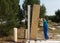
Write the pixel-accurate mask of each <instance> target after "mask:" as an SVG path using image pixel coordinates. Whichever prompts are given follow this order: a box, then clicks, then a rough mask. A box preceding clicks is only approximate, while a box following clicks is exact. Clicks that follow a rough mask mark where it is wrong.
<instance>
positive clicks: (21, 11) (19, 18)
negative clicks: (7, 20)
mask: <svg viewBox="0 0 60 43" xmlns="http://www.w3.org/2000/svg"><path fill="white" fill-rule="evenodd" d="M17 18H18V26H17V27H20V25H21V23H22V22H21V21H22V20H23V19H24V11H23V10H22V9H21V8H20V5H19V11H18V15H17Z"/></svg>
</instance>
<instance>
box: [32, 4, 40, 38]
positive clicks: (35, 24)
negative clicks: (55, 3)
mask: <svg viewBox="0 0 60 43" xmlns="http://www.w3.org/2000/svg"><path fill="white" fill-rule="evenodd" d="M39 14H40V5H34V6H33V12H32V24H31V39H36V38H37V34H38V33H37V32H38V31H37V30H38V19H39Z"/></svg>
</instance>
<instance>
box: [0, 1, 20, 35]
mask: <svg viewBox="0 0 60 43" xmlns="http://www.w3.org/2000/svg"><path fill="white" fill-rule="evenodd" d="M18 5H19V0H0V35H8V34H9V30H10V29H11V28H13V27H16V25H17V22H16V20H17V14H18ZM1 21H2V22H1ZM2 32H3V33H4V34H3V33H2Z"/></svg>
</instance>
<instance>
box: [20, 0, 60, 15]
mask: <svg viewBox="0 0 60 43" xmlns="http://www.w3.org/2000/svg"><path fill="white" fill-rule="evenodd" d="M23 2H24V0H20V3H19V4H20V5H21V8H22V4H23ZM40 2H41V5H42V4H44V5H45V7H46V15H49V16H51V15H55V11H57V10H58V9H60V0H40Z"/></svg>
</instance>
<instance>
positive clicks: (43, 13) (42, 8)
mask: <svg viewBox="0 0 60 43" xmlns="http://www.w3.org/2000/svg"><path fill="white" fill-rule="evenodd" d="M45 13H46V8H45V6H44V5H41V6H40V15H39V17H40V18H41V17H45Z"/></svg>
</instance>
